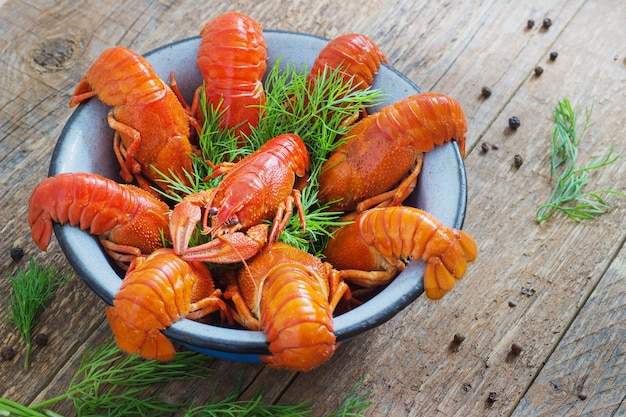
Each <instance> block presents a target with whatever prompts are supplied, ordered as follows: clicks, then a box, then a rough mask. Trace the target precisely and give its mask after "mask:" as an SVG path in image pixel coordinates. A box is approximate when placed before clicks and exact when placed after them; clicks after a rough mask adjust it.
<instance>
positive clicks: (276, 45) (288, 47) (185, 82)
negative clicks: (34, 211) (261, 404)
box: [49, 30, 467, 362]
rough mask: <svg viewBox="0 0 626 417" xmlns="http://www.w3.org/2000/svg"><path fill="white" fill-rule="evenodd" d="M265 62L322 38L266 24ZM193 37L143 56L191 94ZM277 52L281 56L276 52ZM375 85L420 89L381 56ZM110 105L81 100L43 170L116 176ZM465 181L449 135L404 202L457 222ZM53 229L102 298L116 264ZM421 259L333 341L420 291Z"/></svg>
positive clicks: (222, 343) (91, 244)
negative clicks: (266, 51)
mask: <svg viewBox="0 0 626 417" xmlns="http://www.w3.org/2000/svg"><path fill="white" fill-rule="evenodd" d="M264 33H265V37H266V42H267V46H268V68H271V67H272V66H274V65H275V64H276V62H277V61H279V63H280V65H281V66H283V67H284V66H285V65H287V63H290V64H291V65H295V66H296V68H301V67H302V66H303V65H306V66H307V68H308V67H310V66H311V64H312V63H313V60H314V59H315V57H316V56H317V54H318V52H319V51H320V50H321V49H322V48H323V47H324V45H326V43H327V42H328V40H327V39H324V38H320V37H317V36H313V35H306V34H301V33H294V32H285V31H274V30H266V31H265V32H264ZM199 43H200V38H199V37H193V38H188V39H183V40H181V41H178V42H175V43H172V44H169V45H166V46H163V47H160V48H158V49H155V50H153V51H151V52H149V53H147V54H145V57H146V58H147V59H148V61H149V62H150V63H151V64H152V65H153V67H154V68H155V70H156V72H157V74H158V75H159V76H160V77H161V78H163V79H164V80H169V75H170V72H171V71H174V74H175V76H176V81H177V83H178V85H179V87H180V89H181V91H182V92H183V95H185V97H186V99H188V100H189V99H190V98H191V97H192V95H193V92H194V90H195V89H196V88H197V86H198V85H200V84H201V82H202V77H201V75H200V72H199V70H198V69H197V66H196V54H197V51H198V47H199ZM279 58H280V59H279ZM374 88H380V89H382V90H383V91H384V92H385V101H384V102H383V103H382V104H381V105H379V106H378V107H374V108H371V109H369V110H370V112H375V111H378V110H379V109H380V108H381V107H382V106H385V105H389V104H392V103H394V102H396V101H398V100H400V99H402V98H404V97H407V96H409V95H411V94H414V93H418V92H420V91H421V90H420V89H419V87H417V86H416V85H415V84H414V83H413V82H411V81H410V80H408V79H407V78H406V77H404V76H403V75H402V74H400V73H399V72H398V71H396V70H395V69H394V68H392V67H390V66H388V65H386V64H383V66H382V67H381V68H380V71H379V73H378V75H377V76H376V79H375V82H374ZM108 110H109V108H108V107H107V106H105V105H103V104H102V103H101V102H100V101H99V100H98V99H96V98H94V99H90V100H88V101H87V102H85V103H83V104H81V105H80V106H79V107H78V108H77V109H75V110H74V113H73V114H72V116H71V117H70V119H69V120H68V122H67V124H66V126H65V128H64V129H63V131H62V133H61V136H60V137H59V140H58V142H57V145H56V147H55V150H54V153H53V155H52V162H51V165H50V170H49V175H50V176H52V175H56V174H58V173H62V172H91V173H97V174H100V175H103V176H105V177H108V178H112V179H115V180H118V181H120V178H119V174H118V172H119V166H118V164H117V161H116V159H115V156H114V154H113V145H112V138H113V133H114V132H113V130H112V129H111V128H110V127H109V126H108V124H107V112H108ZM466 198H467V182H466V176H465V168H464V165H463V161H462V158H461V155H460V152H459V150H458V147H457V145H456V144H455V143H449V144H446V145H444V146H442V147H437V148H436V149H435V150H434V151H432V152H428V153H427V154H426V155H425V158H424V165H423V168H422V172H421V174H420V176H419V180H418V186H417V187H416V190H415V192H414V193H413V194H412V195H411V196H410V197H409V199H408V200H407V202H406V203H405V204H406V205H412V206H415V207H419V208H421V209H423V210H426V211H428V212H429V213H432V214H433V215H434V216H435V217H437V218H438V219H439V220H440V221H441V222H442V223H444V224H445V225H447V226H449V227H456V228H460V227H461V226H462V223H463V219H464V216H465V207H466ZM54 230H55V234H56V237H57V240H58V241H59V244H60V246H61V249H62V250H63V252H64V253H65V255H66V256H67V259H68V261H69V262H70V264H71V265H72V267H73V268H74V269H75V270H76V273H77V274H78V275H79V276H80V277H81V278H82V279H83V280H84V281H85V283H86V284H87V285H88V286H89V287H90V288H91V289H92V290H93V291H94V292H96V293H97V294H98V296H100V297H101V298H102V299H103V300H104V301H106V302H107V303H108V304H111V303H112V300H113V297H114V295H115V294H116V293H117V291H118V290H119V287H120V284H121V278H120V271H117V270H116V269H115V268H114V267H113V266H112V265H111V263H110V262H109V260H108V258H107V257H106V256H105V254H104V252H103V251H102V249H101V247H100V246H99V243H98V242H97V240H96V239H95V238H94V237H93V236H91V235H89V234H88V233H86V232H83V231H81V230H79V229H78V228H76V227H71V226H67V225H64V226H59V225H55V228H54ZM423 273H424V266H423V264H422V262H411V263H409V265H408V266H407V268H406V269H405V270H404V271H403V272H402V273H401V274H400V275H399V276H398V277H397V278H396V279H395V280H394V281H392V282H391V283H390V284H389V285H388V286H387V287H386V288H385V289H383V290H382V291H381V292H380V293H378V294H377V295H376V296H374V297H373V298H372V299H370V300H369V301H367V302H366V303H365V304H363V305H362V306H360V307H357V308H355V309H353V310H351V311H349V312H347V313H345V314H342V315H340V316H337V317H336V318H335V333H336V335H337V340H338V341H345V340H347V339H349V338H351V337H353V336H355V335H356V334H359V333H361V332H363V331H366V330H368V329H371V328H373V327H376V326H378V325H380V324H381V323H384V322H385V321H387V320H389V319H390V318H391V317H393V316H394V315H395V314H396V313H398V312H399V311H401V310H402V309H403V308H404V307H406V306H407V305H408V304H410V303H411V302H412V301H413V300H415V299H416V298H417V297H419V296H420V295H421V294H422V292H423V283H422V281H423V279H422V278H423ZM164 333H165V334H166V335H168V336H169V337H171V338H172V339H175V340H177V341H179V342H181V343H183V344H184V345H185V346H187V347H189V348H191V349H194V350H197V351H200V352H203V353H207V354H210V355H212V356H217V357H222V358H225V359H231V360H238V361H250V362H257V361H258V356H259V355H262V354H268V353H269V351H268V349H267V343H266V341H265V336H264V335H263V334H262V333H261V332H257V331H247V330H238V329H230V328H222V327H216V326H210V325H206V324H202V323H198V322H194V321H192V320H187V319H182V320H180V321H178V322H176V323H174V325H173V326H171V327H170V328H168V329H167V330H165V331H164Z"/></svg>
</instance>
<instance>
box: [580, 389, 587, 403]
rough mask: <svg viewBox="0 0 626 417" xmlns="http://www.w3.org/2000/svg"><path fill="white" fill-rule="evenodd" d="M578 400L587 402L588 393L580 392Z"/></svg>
mask: <svg viewBox="0 0 626 417" xmlns="http://www.w3.org/2000/svg"><path fill="white" fill-rule="evenodd" d="M578 398H579V399H580V400H582V401H585V400H586V399H587V393H586V392H585V391H580V392H579V393H578Z"/></svg>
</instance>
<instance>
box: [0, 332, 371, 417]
mask: <svg viewBox="0 0 626 417" xmlns="http://www.w3.org/2000/svg"><path fill="white" fill-rule="evenodd" d="M207 359H208V357H207V356H205V355H201V354H199V353H197V352H193V351H183V352H177V353H176V356H175V357H174V359H173V360H171V361H169V362H159V361H155V360H146V359H143V358H141V357H140V356H138V355H127V354H125V353H124V352H122V351H121V350H120V349H119V348H118V347H117V345H116V344H115V341H114V339H113V338H109V339H108V340H107V341H105V342H104V343H102V344H101V345H100V346H98V347H96V348H95V349H89V350H88V351H87V352H86V353H85V354H84V355H83V358H82V360H81V363H80V365H79V367H78V370H77V372H76V374H75V375H74V377H73V378H72V379H71V381H70V384H69V387H68V389H67V390H66V392H65V393H63V394H61V395H59V396H57V397H54V398H50V399H48V400H45V401H42V402H40V403H38V404H35V405H32V406H30V407H27V406H24V405H22V404H19V403H17V402H15V401H12V400H9V399H6V398H0V415H10V416H21V417H27V416H28V417H51V416H52V417H62V416H61V415H60V414H57V413H55V412H54V411H52V410H50V408H49V407H50V406H52V405H54V404H56V403H59V402H61V401H71V402H72V403H73V405H74V407H75V409H76V415H77V416H97V415H107V416H145V415H150V416H162V415H172V414H174V413H177V412H180V411H181V410H182V411H185V416H187V417H203V416H251V415H254V416H311V415H312V410H311V408H310V407H309V406H308V403H307V402H303V403H300V404H296V405H277V404H269V403H266V402H264V401H263V399H262V397H261V395H260V394H257V395H256V396H254V397H253V398H252V399H250V400H240V399H239V393H238V392H233V393H231V394H230V395H228V396H227V397H226V398H224V399H223V400H220V401H215V400H214V398H211V399H210V400H209V401H208V402H207V403H206V404H202V405H194V404H193V403H192V402H185V403H168V402H166V401H163V400H161V399H160V398H159V394H158V392H156V393H154V392H155V388H160V387H162V385H159V384H166V383H171V382H172V381H176V380H191V379H206V378H208V377H209V376H210V375H211V374H212V371H211V370H210V369H208V368H207V366H206V363H207ZM357 387H358V385H357V386H355V388H353V390H352V391H351V392H350V394H349V396H348V397H347V398H346V399H345V400H344V402H343V403H342V405H341V406H340V407H339V410H338V411H337V413H336V414H332V415H335V416H338V417H339V416H360V415H362V414H361V411H362V410H364V409H365V408H367V407H369V405H370V403H368V402H366V401H365V398H366V397H367V394H362V395H359V396H357V395H355V390H356V388H357ZM327 417H330V416H327Z"/></svg>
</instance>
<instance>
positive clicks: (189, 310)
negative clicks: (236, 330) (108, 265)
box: [106, 248, 232, 361]
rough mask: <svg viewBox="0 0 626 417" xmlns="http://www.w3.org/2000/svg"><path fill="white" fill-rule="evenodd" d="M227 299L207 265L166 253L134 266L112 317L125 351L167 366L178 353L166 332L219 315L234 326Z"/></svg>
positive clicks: (161, 251) (162, 251)
mask: <svg viewBox="0 0 626 417" xmlns="http://www.w3.org/2000/svg"><path fill="white" fill-rule="evenodd" d="M221 297H222V292H221V290H219V289H215V286H214V284H213V279H212V276H211V272H210V271H209V269H208V267H207V266H206V265H205V264H203V263H201V262H187V261H185V260H183V259H181V258H180V257H179V256H177V255H176V254H175V253H174V251H173V250H172V249H164V248H163V249H158V250H156V251H154V252H153V253H151V254H150V255H148V256H146V257H143V256H142V257H138V258H136V259H135V261H133V263H132V264H131V266H130V268H129V269H128V271H127V272H126V276H125V278H124V281H122V285H121V287H120V290H119V291H118V292H117V294H115V298H114V299H113V306H110V307H108V308H107V311H106V316H107V320H108V322H109V325H110V326H111V329H112V330H113V334H114V335H115V341H116V343H117V345H118V346H119V347H120V349H122V350H123V351H125V352H128V353H131V354H134V353H138V354H140V355H141V356H143V357H144V358H150V359H158V360H161V361H167V360H171V359H173V358H174V355H175V353H176V352H175V350H174V345H173V344H172V342H171V341H170V340H169V339H168V338H167V337H166V336H165V335H164V334H163V333H161V330H165V329H166V328H168V327H170V326H171V325H172V323H174V322H176V321H178V320H180V319H181V318H183V317H187V318H190V319H198V318H201V317H204V316H207V315H208V314H211V313H214V312H217V311H220V312H221V314H222V316H223V318H226V319H227V320H228V321H229V322H232V316H231V314H230V311H229V310H228V308H227V307H226V304H225V303H224V301H223V300H222V299H221ZM231 324H232V323H231Z"/></svg>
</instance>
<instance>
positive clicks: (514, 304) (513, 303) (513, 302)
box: [509, 300, 517, 307]
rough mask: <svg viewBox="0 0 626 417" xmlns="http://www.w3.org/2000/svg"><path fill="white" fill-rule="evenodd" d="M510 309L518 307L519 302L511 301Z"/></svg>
mask: <svg viewBox="0 0 626 417" xmlns="http://www.w3.org/2000/svg"><path fill="white" fill-rule="evenodd" d="M509 307H517V302H515V301H513V300H511V301H509Z"/></svg>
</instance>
